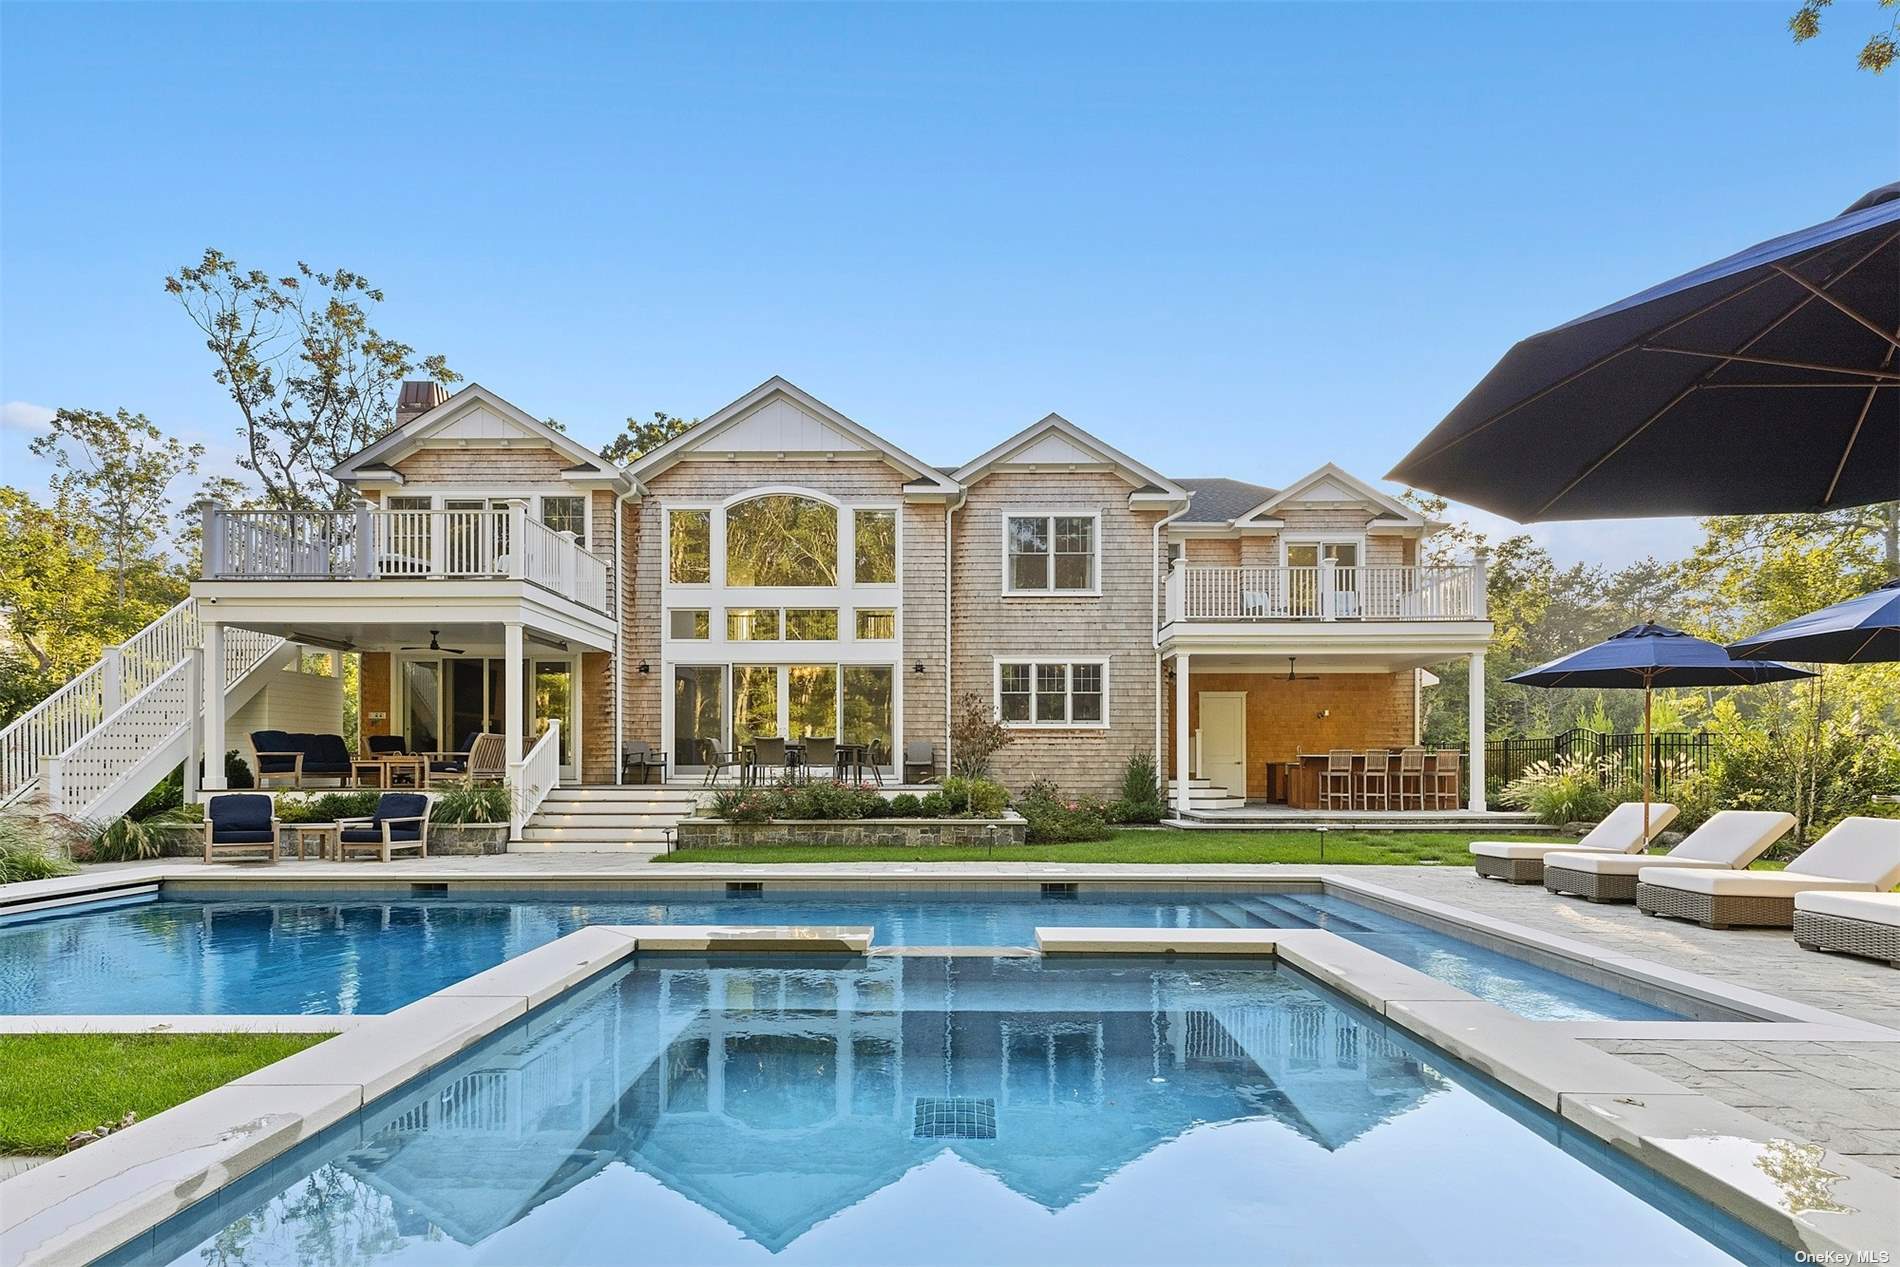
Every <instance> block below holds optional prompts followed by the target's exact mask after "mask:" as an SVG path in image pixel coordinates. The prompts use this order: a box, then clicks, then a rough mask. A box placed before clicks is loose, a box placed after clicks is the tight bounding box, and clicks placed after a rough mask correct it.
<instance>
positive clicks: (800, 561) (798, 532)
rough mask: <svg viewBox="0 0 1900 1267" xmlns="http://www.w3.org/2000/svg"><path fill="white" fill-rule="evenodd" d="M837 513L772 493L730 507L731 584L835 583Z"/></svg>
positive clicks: (817, 503) (728, 559) (813, 501)
mask: <svg viewBox="0 0 1900 1267" xmlns="http://www.w3.org/2000/svg"><path fill="white" fill-rule="evenodd" d="M837 583H838V511H837V509H836V508H835V507H832V506H829V505H827V504H826V503H824V502H821V501H818V500H817V499H815V498H811V497H798V496H795V495H793V494H790V493H769V494H767V495H766V496H764V497H754V498H752V499H751V500H750V501H743V502H740V503H738V504H737V505H735V506H732V507H729V508H728V509H727V511H726V584H727V585H735V586H737V585H772V586H785V585H836V584H837Z"/></svg>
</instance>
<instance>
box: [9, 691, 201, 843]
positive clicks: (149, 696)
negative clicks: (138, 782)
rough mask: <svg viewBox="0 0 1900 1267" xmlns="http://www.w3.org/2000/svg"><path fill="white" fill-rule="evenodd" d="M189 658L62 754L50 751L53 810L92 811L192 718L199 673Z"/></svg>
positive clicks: (84, 813) (50, 804) (46, 767)
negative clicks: (195, 671)
mask: <svg viewBox="0 0 1900 1267" xmlns="http://www.w3.org/2000/svg"><path fill="white" fill-rule="evenodd" d="M192 669H193V665H192V662H191V660H190V659H189V658H187V659H185V660H182V661H180V662H179V663H177V664H175V665H173V666H172V667H171V668H170V669H169V670H167V671H166V672H165V673H164V674H163V675H161V676H160V677H159V679H158V681H156V682H154V683H152V684H151V685H150V686H148V687H146V688H145V689H144V690H143V691H140V692H139V693H138V694H137V695H135V696H133V697H132V699H131V700H129V701H127V702H126V703H125V704H124V705H123V706H122V707H120V708H119V709H118V710H116V711H115V712H113V713H112V714H111V715H110V716H108V717H107V718H106V719H105V720H104V721H103V722H101V723H100V724H99V725H97V726H95V727H93V728H92V730H91V731H89V732H88V733H87V734H86V736H85V738H83V739H81V740H80V741H79V742H78V743H76V744H74V745H73V746H72V747H70V748H68V749H66V751H64V752H62V753H60V754H59V755H58V756H57V757H48V758H47V759H46V760H45V762H44V763H43V765H42V768H43V770H44V771H45V783H46V804H47V808H49V809H50V810H52V811H53V812H54V813H59V814H67V815H70V816H71V817H73V818H85V817H87V810H89V809H90V808H91V807H92V806H93V805H96V804H97V803H98V802H99V801H101V800H103V799H105V796H106V794H107V793H108V792H111V791H112V790H113V789H115V788H116V787H117V786H118V784H119V782H120V781H121V780H123V779H124V778H125V777H126V775H127V774H129V773H130V772H131V771H132V770H134V769H135V768H137V767H138V766H139V765H140V764H142V763H143V762H144V761H145V760H146V758H147V757H149V756H150V755H151V754H152V752H153V750H154V749H156V748H158V747H160V746H162V745H163V744H165V743H166V742H167V741H169V740H170V739H171V738H172V736H173V735H175V734H176V733H177V732H178V731H179V729H180V728H181V727H184V726H187V725H189V724H190V723H191V715H192V711H193V710H194V709H196V708H197V707H198V701H197V700H196V699H195V698H194V696H195V695H196V693H197V692H196V689H195V688H196V687H197V685H198V675H197V674H196V673H194V672H192Z"/></svg>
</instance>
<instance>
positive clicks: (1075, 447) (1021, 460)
mask: <svg viewBox="0 0 1900 1267" xmlns="http://www.w3.org/2000/svg"><path fill="white" fill-rule="evenodd" d="M999 466H1028V467H1053V468H1058V469H1065V468H1071V467H1084V468H1088V467H1106V468H1108V469H1109V470H1111V471H1113V472H1114V473H1115V474H1117V475H1119V476H1121V478H1123V479H1124V480H1127V481H1128V482H1129V483H1130V484H1132V485H1134V488H1135V494H1136V495H1138V496H1144V497H1148V498H1153V499H1156V500H1165V501H1186V500H1187V496H1188V493H1187V490H1186V489H1185V488H1182V487H1181V486H1180V485H1179V484H1177V483H1175V482H1174V481H1173V480H1171V479H1169V478H1168V477H1167V476H1165V475H1163V474H1161V472H1159V471H1157V470H1155V469H1154V468H1153V467H1151V466H1148V465H1146V464H1144V463H1142V462H1138V461H1136V460H1135V459H1134V458H1132V457H1129V456H1128V455H1127V454H1126V453H1123V452H1122V451H1121V450H1120V449H1117V448H1115V447H1114V446H1113V445H1111V444H1108V443H1107V442H1106V441H1103V440H1098V439H1097V438H1096V437H1094V436H1092V435H1090V434H1089V433H1088V432H1086V431H1084V430H1082V428H1080V427H1078V426H1076V425H1075V424H1074V423H1072V422H1070V421H1069V420H1068V419H1067V418H1064V417H1063V416H1062V415H1061V414H1050V415H1048V416H1047V417H1045V418H1043V419H1042V420H1041V421H1040V422H1036V423H1032V424H1031V425H1029V426H1027V427H1024V428H1023V429H1022V430H1021V431H1018V432H1017V433H1016V434H1015V435H1013V436H1011V437H1010V438H1009V439H1007V440H1005V441H1003V442H1002V443H1001V444H999V445H997V446H996V447H995V448H993V449H991V450H990V451H989V452H987V453H985V454H983V455H982V456H980V457H977V458H973V459H971V460H970V461H968V462H966V463H964V464H963V465H962V466H960V467H958V468H957V472H956V478H957V480H958V482H959V483H962V484H974V483H975V482H976V481H978V480H980V479H982V478H983V477H984V476H986V475H988V474H990V473H991V472H992V471H993V470H995V469H996V468H997V467H999Z"/></svg>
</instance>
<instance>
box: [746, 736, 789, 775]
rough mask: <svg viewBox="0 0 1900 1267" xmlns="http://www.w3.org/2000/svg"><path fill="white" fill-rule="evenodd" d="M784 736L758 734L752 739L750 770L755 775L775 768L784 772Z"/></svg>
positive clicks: (781, 772)
mask: <svg viewBox="0 0 1900 1267" xmlns="http://www.w3.org/2000/svg"><path fill="white" fill-rule="evenodd" d="M785 758H786V752H785V736H783V735H760V736H758V737H757V738H755V739H754V740H753V741H752V770H753V774H754V775H755V776H759V775H764V774H766V773H767V772H769V771H772V770H777V771H778V773H779V774H780V775H781V776H782V775H784V773H785Z"/></svg>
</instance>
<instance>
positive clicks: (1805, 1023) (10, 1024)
mask: <svg viewBox="0 0 1900 1267" xmlns="http://www.w3.org/2000/svg"><path fill="white" fill-rule="evenodd" d="M735 882H736V883H745V884H763V885H770V886H773V887H775V888H778V889H780V890H782V891H783V890H790V891H797V890H801V889H804V890H827V889H828V890H834V891H835V890H838V889H859V890H867V891H871V892H880V891H892V890H900V889H902V890H913V891H914V890H920V889H921V890H929V891H934V892H939V893H942V892H958V891H969V892H975V891H986V890H987V891H993V890H996V889H1014V890H1018V891H1020V890H1033V889H1038V888H1040V887H1041V886H1043V885H1047V884H1051V883H1060V884H1067V885H1073V886H1074V887H1075V889H1076V890H1077V891H1078V892H1099V891H1113V890H1116V889H1128V888H1139V889H1142V890H1144V891H1148V892H1167V891H1170V890H1181V891H1194V890H1197V889H1199V890H1209V889H1212V890H1218V889H1222V888H1246V889H1249V890H1252V891H1256V892H1258V891H1274V892H1293V893H1322V894H1332V895H1337V896H1341V897H1346V898H1348V899H1351V900H1353V901H1357V902H1360V903H1362V904H1365V905H1369V906H1372V907H1374V908H1375V909H1383V910H1385V911H1387V912H1388V913H1394V914H1399V915H1402V916H1405V917H1407V918H1412V919H1415V920H1416V921H1417V922H1420V923H1423V924H1425V925H1426V926H1427V927H1433V926H1437V927H1438V928H1439V929H1440V930H1441V931H1446V932H1449V933H1452V934H1453V935H1456V936H1459V937H1463V938H1465V939H1466V940H1469V941H1472V942H1474V943H1475V944H1477V945H1479V946H1482V947H1487V948H1490V949H1497V950H1502V951H1504V952H1505V953H1510V954H1514V955H1517V956H1519V957H1522V958H1525V959H1527V960H1528V961H1529V962H1531V963H1533V964H1537V965H1540V966H1546V967H1554V968H1555V970H1557V971H1560V972H1564V973H1566V974H1567V975H1570V976H1572V977H1574V978H1576V979H1579V980H1582V981H1585V982H1587V983H1590V984H1596V985H1602V986H1605V987H1606V988H1609V989H1612V990H1617V991H1620V992H1623V993H1626V994H1630V995H1631V996H1632V997H1635V998H1639V999H1646V1000H1647V1001H1651V1002H1656V1003H1658V1004H1659V1005H1661V1006H1665V1007H1668V1006H1670V1005H1672V1004H1673V1005H1675V1006H1676V1007H1677V1008H1681V1007H1683V1006H1691V1007H1693V1006H1696V1005H1701V1006H1703V1007H1704V1008H1706V1009H1707V1010H1709V1011H1711V1012H1713V1013H1715V1014H1716V1015H1714V1016H1711V1017H1707V1018H1703V1019H1695V1018H1690V1019H1683V1020H1672V1021H1634V1020H1624V1021H1589V1022H1582V1021H1538V1022H1534V1023H1536V1024H1540V1025H1550V1026H1572V1027H1575V1026H1582V1025H1588V1026H1590V1027H1591V1029H1589V1030H1588V1031H1577V1032H1576V1036H1578V1037H1590V1038H1594V1039H1598V1040H1614V1039H1626V1038H1630V1039H1641V1038H1658V1037H1667V1038H1670V1039H1674V1040H1683V1041H1698V1040H1699V1041H1721V1040H1729V1039H1734V1038H1739V1037H1745V1038H1746V1039H1748V1040H1749V1041H1761V1042H1877V1043H1889V1042H1900V1029H1894V1028H1890V1027H1887V1026H1883V1025H1880V1024H1877V1023H1875V1022H1873V1021H1866V1020H1862V1019H1860V1018H1858V1017H1854V1016H1849V1015H1846V1014H1844V1013H1841V1012H1833V1011H1829V1010H1827V1009H1825V1008H1820V1007H1815V1006H1813V1005H1812V1004H1808V1003H1803V1002H1800V1001H1798V1000H1794V999H1787V998H1782V997H1780V996H1778V995H1773V994H1769V993H1767V992H1765V991H1761V990H1755V989H1751V988H1749V987H1747V986H1743V985H1737V984H1734V983H1732V982H1727V981H1722V980H1719V979H1717V978H1714V977H1709V976H1704V975H1702V974H1700V973H1695V972H1688V971H1685V970H1683V969H1679V968H1672V967H1669V966H1667V965H1664V964H1660V963H1657V962H1655V961H1654V960H1649V959H1645V958H1643V957H1641V956H1639V955H1633V954H1628V953H1625V952H1622V951H1615V950H1605V949H1600V948H1598V947H1595V946H1593V945H1591V944H1589V943H1587V942H1583V941H1578V940H1576V939H1574V938H1569V937H1564V936H1561V935H1559V934H1555V933H1547V932H1544V931H1542V930H1539V929H1534V928H1529V927H1526V926H1524V925H1522V924H1516V923H1512V922H1511V921H1509V920H1504V919H1499V918H1497V917H1495V916H1490V915H1484V914H1482V913H1480V912H1477V911H1473V910H1469V909H1466V908H1464V907H1459V906H1456V905H1453V904H1451V903H1447V902H1440V901H1437V900H1435V899H1432V898H1426V897H1420V896H1417V895H1415V894H1411V893H1407V892H1404V891H1402V890H1399V889H1394V888H1390V887H1388V886H1385V885H1381V884H1377V883H1375V882H1373V881H1370V880H1363V879H1359V878H1358V877H1355V876H1350V875H1341V874H1339V873H1338V872H1337V871H1333V870H1327V871H1302V870H1298V869H1290V870H1285V871H1281V870H1275V871H1274V872H1272V873H1270V874H1262V873H1261V871H1260V870H1259V869H1258V868H1257V867H1249V866H1247V865H1245V864H1241V865H1205V864H1202V865H1199V866H1197V867H1195V868H1194V869H1193V870H1185V869H1180V868H1168V869H1161V868H1154V867H1147V868H1141V867H1124V866H1113V865H1101V864H1085V863H1075V864H1066V865H1065V864H1061V863H1038V864H1034V870H1033V871H1027V872H1026V871H1022V870H1009V869H998V868H993V867H988V866H985V865H983V864H960V865H959V866H958V869H957V870H949V869H947V868H945V867H944V866H943V864H935V865H931V866H925V865H923V864H916V865H912V864H894V865H891V866H887V867H878V868H874V869H867V870H863V871H851V872H840V871H837V870H835V869H827V868H825V867H824V866H822V865H818V866H814V865H781V866H773V865H760V864H723V865H721V864H710V863H703V864H691V865H686V864H680V865H678V866H677V867H669V868H667V869H666V870H665V871H664V872H659V871H642V872H639V873H625V872H622V873H607V874H603V873H601V872H598V871H588V870H583V869H576V870H573V871H561V870H558V869H557V870H554V871H544V872H535V873H532V874H519V875H502V874H497V873H496V872H493V871H486V872H484V871H482V870H480V869H470V870H460V869H455V868H452V867H451V868H443V867H435V866H432V867H428V868H416V867H404V866H403V865H402V864H400V863H392V864H390V865H388V866H386V867H378V868H377V869H376V870H375V871H374V872H373V873H368V872H366V871H365V870H364V867H363V865H362V864H357V865H356V866H353V867H352V866H350V865H349V864H329V865H324V866H318V867H314V868H310V869H304V868H299V869H298V870H296V871H287V870H283V869H280V868H278V867H259V866H256V865H251V866H239V865H233V864H228V863H227V864H209V865H207V864H204V863H200V862H195V861H188V860H180V859H162V860H158V861H155V862H150V863H143V864H131V865H126V866H120V867H114V868H111V869H109V870H103V871H93V872H88V873H82V874H80V875H75V876H61V877H57V878H55V879H51V880H33V881H26V882H22V883H16V884H9V885H0V917H3V916H6V915H14V914H29V913H36V912H40V911H49V912H50V911H53V910H57V909H59V908H60V907H64V906H71V905H79V904H83V903H87V902H96V901H101V900H113V899H118V898H135V897H145V896H148V895H149V896H157V895H158V894H159V893H160V891H161V890H162V888H163V886H164V885H165V884H168V883H178V884H190V885H193V886H194V887H198V888H203V887H206V886H209V887H212V888H214V889H215V888H224V887H227V886H228V887H230V888H233V889H239V890H241V889H244V888H249V887H251V886H253V885H256V886H265V887H283V886H304V887H316V888H324V889H335V890H337V891H339V892H350V891H363V890H387V889H389V888H391V887H402V886H406V885H415V884H426V885H429V886H430V889H429V890H428V891H429V892H430V893H431V894H432V895H440V893H441V892H442V891H443V890H444V889H446V891H448V892H450V893H455V892H467V893H472V894H473V893H481V892H484V891H487V892H497V891H507V890H512V891H517V892H518V891H522V890H534V889H542V888H562V889H565V890H567V891H570V892H571V891H573V890H574V889H577V888H583V889H589V890H599V891H625V890H630V889H659V890H666V891H672V892H691V891H693V890H696V889H707V890H714V889H723V887H724V886H725V885H727V884H729V883H735ZM438 886H440V887H438ZM1217 931H1225V930H1217ZM1234 931H1235V932H1237V933H1244V932H1246V931H1248V930H1241V929H1236V930H1234ZM1265 931H1269V932H1270V931H1273V930H1265ZM923 949H926V950H930V949H933V948H923ZM958 949H959V950H962V949H963V948H958ZM889 952H890V951H889V949H888V948H879V953H889ZM326 1022H329V1023H328V1024H327V1025H326ZM353 1026H354V1022H351V1021H348V1020H345V1019H344V1018H342V1017H335V1018H328V1017H311V1016H307V1015H306V1016H289V1015H286V1016H208V1015H206V1016H198V1015H191V1014H180V1015H163V1016H123V1015H110V1014H92V1013H87V1014H68V1015H65V1016H38V1015H32V1016H26V1015H8V1014H0V1034H9V1033H61V1032H82V1033H230V1032H299V1033H323V1032H334V1031H341V1030H343V1029H347V1028H352V1027H353ZM1657 1026H1667V1027H1668V1028H1667V1030H1666V1031H1660V1030H1658V1029H1656V1028H1655V1027H1657ZM1738 1026H1745V1027H1746V1029H1745V1030H1741V1029H1738Z"/></svg>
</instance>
